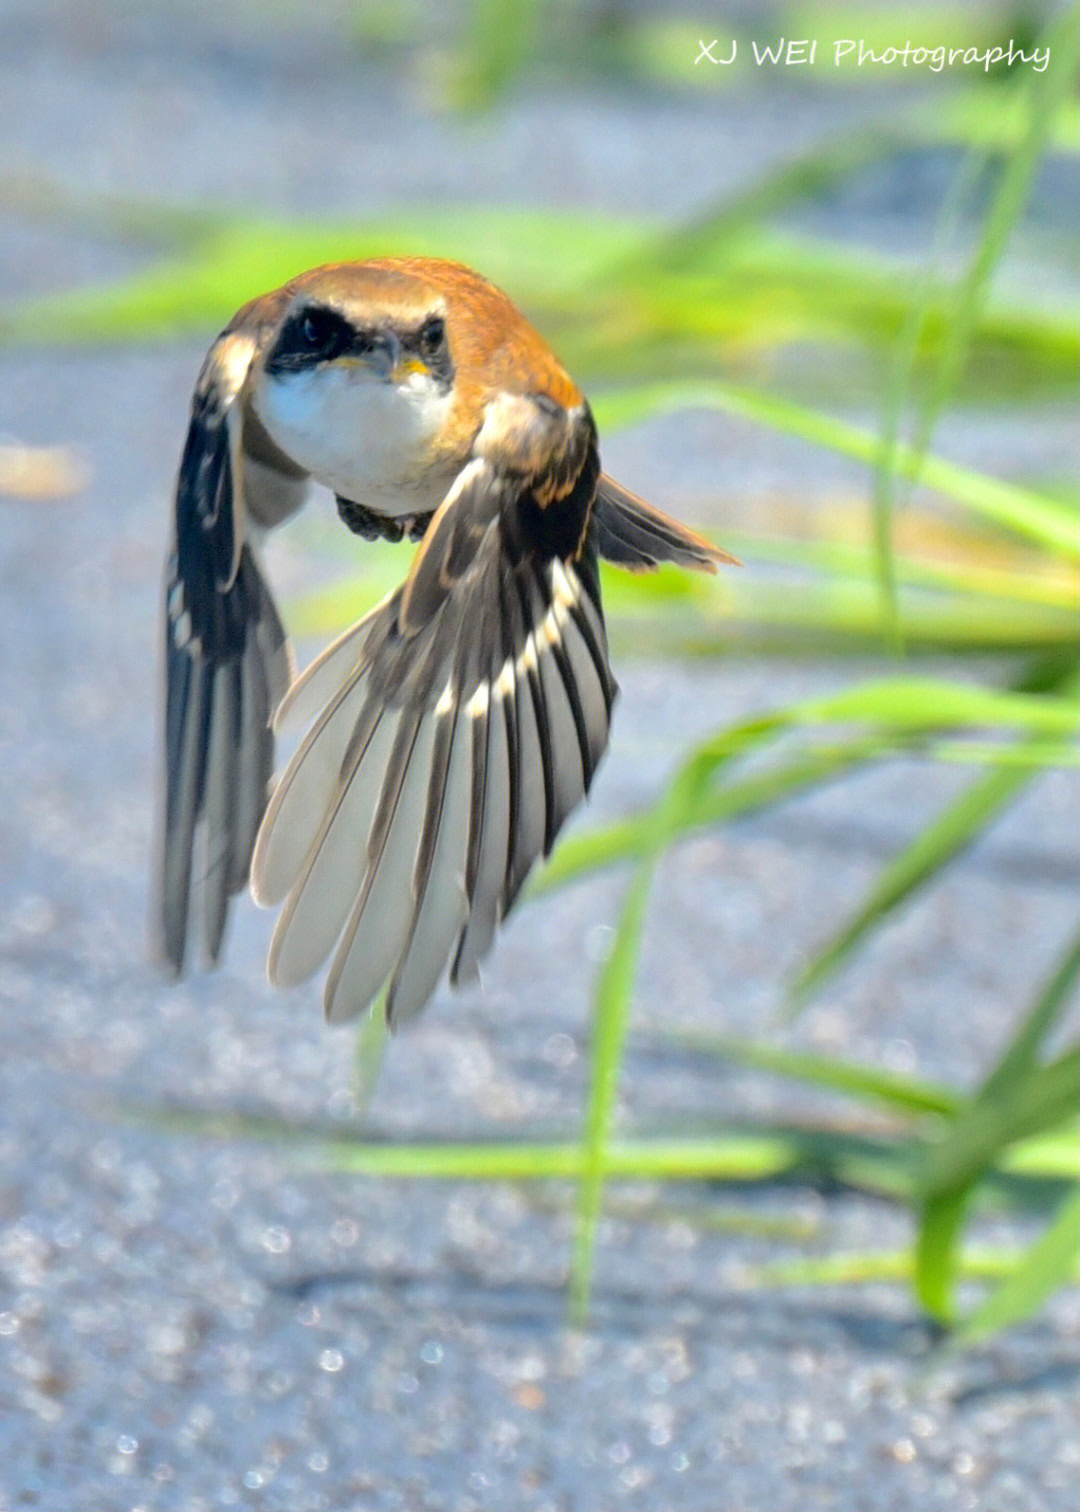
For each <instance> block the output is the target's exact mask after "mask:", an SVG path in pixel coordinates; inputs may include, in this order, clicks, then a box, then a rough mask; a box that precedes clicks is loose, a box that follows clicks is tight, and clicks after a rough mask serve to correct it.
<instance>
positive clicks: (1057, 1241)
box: [955, 1189, 1080, 1345]
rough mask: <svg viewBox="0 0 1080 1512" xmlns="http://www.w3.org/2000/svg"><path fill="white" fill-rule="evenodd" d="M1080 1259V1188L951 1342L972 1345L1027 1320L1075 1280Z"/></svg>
mask: <svg viewBox="0 0 1080 1512" xmlns="http://www.w3.org/2000/svg"><path fill="white" fill-rule="evenodd" d="M1078 1256H1080V1189H1076V1190H1074V1191H1073V1192H1072V1193H1071V1195H1070V1196H1068V1197H1066V1198H1065V1199H1064V1201H1063V1202H1062V1203H1061V1205H1060V1206H1059V1208H1058V1211H1057V1216H1056V1217H1055V1219H1054V1221H1053V1222H1052V1223H1051V1224H1050V1225H1049V1227H1048V1228H1047V1229H1046V1231H1045V1232H1044V1233H1043V1234H1042V1235H1041V1236H1040V1237H1039V1238H1038V1239H1037V1240H1036V1241H1035V1243H1034V1244H1033V1245H1032V1246H1031V1248H1030V1249H1029V1250H1028V1251H1027V1254H1026V1255H1024V1256H1023V1257H1022V1258H1021V1260H1020V1261H1019V1263H1017V1264H1016V1265H1015V1267H1014V1268H1012V1269H1011V1270H1010V1271H1009V1272H1008V1273H1007V1274H1006V1276H1005V1278H1004V1280H1003V1281H1002V1282H1001V1284H1000V1286H998V1287H996V1288H995V1289H994V1290H993V1291H992V1292H991V1293H990V1295H989V1296H988V1297H987V1298H986V1299H985V1301H984V1302H982V1303H981V1304H980V1305H979V1306H978V1307H975V1308H973V1309H972V1311H971V1312H970V1313H968V1315H967V1317H965V1318H964V1319H962V1320H961V1322H960V1324H959V1327H958V1328H957V1330H956V1334H955V1342H956V1343H957V1344H965V1345H966V1344H975V1343H978V1342H979V1341H980V1340H982V1339H986V1338H989V1336H990V1335H991V1334H995V1333H1000V1331H1001V1330H1002V1329H1003V1328H1009V1327H1011V1326H1012V1325H1013V1324H1016V1323H1020V1322H1022V1321H1023V1320H1024V1319H1025V1318H1029V1317H1031V1316H1032V1314H1033V1313H1034V1312H1036V1311H1037V1310H1038V1308H1040V1307H1041V1306H1042V1304H1043V1303H1044V1302H1046V1301H1047V1300H1048V1298H1049V1297H1050V1296H1051V1295H1052V1294H1053V1293H1054V1292H1055V1291H1056V1290H1057V1289H1058V1287H1060V1286H1064V1285H1067V1284H1068V1283H1069V1282H1071V1281H1075V1280H1076V1271H1077V1257H1078Z"/></svg>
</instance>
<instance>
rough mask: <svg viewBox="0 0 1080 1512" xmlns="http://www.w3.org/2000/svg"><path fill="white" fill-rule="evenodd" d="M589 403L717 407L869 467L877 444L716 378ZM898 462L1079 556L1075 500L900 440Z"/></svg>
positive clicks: (979, 510)
mask: <svg viewBox="0 0 1080 1512" xmlns="http://www.w3.org/2000/svg"><path fill="white" fill-rule="evenodd" d="M593 408H594V410H595V412H596V415H597V423H598V424H600V425H602V426H616V425H630V424H633V423H635V422H637V421H639V420H641V419H644V418H646V417H647V416H650V415H655V414H665V413H672V412H677V411H679V410H683V409H717V410H721V411H723V412H724V413H725V414H730V415H739V416H743V417H745V418H746V419H749V420H754V421H757V422H759V423H760V424H762V425H768V426H769V427H770V428H772V429H773V430H778V431H783V432H784V433H785V434H787V435H791V436H797V437H800V438H801V439H803V440H806V441H811V442H814V443H816V444H817V445H820V446H825V447H827V448H829V449H830V450H831V451H836V452H839V453H840V454H841V455H843V456H848V457H853V458H854V459H856V460H857V461H862V462H866V463H868V464H870V465H873V463H874V460H875V458H876V456H877V449H878V445H879V442H878V438H877V436H876V435H875V434H874V433H873V432H872V431H867V430H863V429H861V428H860V427H858V426H855V425H851V424H849V423H848V422H846V421H844V420H839V419H836V418H835V417H833V416H831V415H826V414H823V413H821V412H820V411H817V410H813V409H809V408H808V407H807V406H805V405H801V404H797V403H795V402H793V401H792V400H789V399H782V398H779V397H777V396H776V395H766V394H755V393H753V392H751V391H750V390H746V389H741V388H737V387H734V386H731V385H728V384H721V383H714V382H702V383H695V384H688V383H685V382H680V383H667V382H664V383H650V384H641V385H638V386H636V387H635V388H632V389H623V390H621V391H619V392H618V393H615V392H608V393H607V394H604V393H601V394H599V395H598V396H597V399H596V402H595V404H594V405H593ZM895 466H896V470H897V472H898V473H899V474H900V475H901V476H902V477H905V478H910V479H915V478H918V479H919V481H920V482H921V483H923V484H925V485H926V486H927V487H928V488H933V489H934V490H936V491H937V492H938V493H941V494H943V495H944V496H945V497H946V498H952V499H955V500H956V501H957V502H958V503H961V504H964V505H965V506H966V507H967V508H968V509H969V510H970V511H971V512H972V513H973V514H974V515H975V516H976V517H977V518H980V519H985V520H988V521H990V522H991V523H993V524H996V525H1000V526H1002V527H1004V528H1005V529H1006V530H1010V531H1013V532H1014V533H1016V534H1017V535H1021V536H1025V537H1027V539H1028V540H1030V541H1032V542H1034V543H1035V544H1036V545H1039V546H1042V547H1044V548H1046V549H1047V550H1048V551H1052V552H1054V553H1055V554H1056V555H1058V556H1060V557H1062V558H1063V559H1064V560H1066V561H1073V562H1076V561H1080V532H1078V529H1077V522H1078V514H1077V509H1076V506H1075V504H1065V503H1062V502H1061V501H1059V500H1057V499H1051V498H1049V497H1047V496H1045V495H1043V494H1039V493H1036V492H1034V491H1033V490H1032V489H1028V488H1023V487H1021V486H1020V485H1019V484H1015V483H1008V482H1005V481H1004V480H1002V479H999V478H991V477H989V476H988V475H987V474H985V473H979V472H975V471H974V470H972V469H971V468H966V467H962V466H961V465H959V464H958V463H955V462H949V461H947V460H946V459H945V458H943V457H934V456H926V457H920V456H919V454H918V453H917V452H916V451H915V450H914V449H913V448H911V447H908V446H905V445H903V444H898V446H897V448H896V457H895Z"/></svg>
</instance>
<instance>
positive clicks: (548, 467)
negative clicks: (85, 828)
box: [252, 396, 615, 1024]
mask: <svg viewBox="0 0 1080 1512" xmlns="http://www.w3.org/2000/svg"><path fill="white" fill-rule="evenodd" d="M474 453H475V455H474V458H473V460H472V461H470V462H469V463H468V464H467V465H466V466H465V468H464V469H463V471H462V472H461V474H460V475H459V477H458V478H457V480H456V482H455V484H454V486H453V488H452V489H451V491H450V493H449V494H448V496H447V498H446V499H445V500H444V502H443V504H442V505H441V506H440V508H439V509H438V510H437V512H436V514H435V516H434V518H433V519H432V521H431V524H430V526H429V527H428V530H427V532H426V534H425V536H424V539H423V542H422V544H421V546H420V549H419V551H418V552H417V555H416V557H415V559H414V562H413V565H412V568H411V571H410V573H409V576H408V578H407V580H406V582H405V583H404V584H403V585H402V587H400V588H399V589H398V590H397V591H396V592H395V593H393V594H392V595H391V596H390V597H389V598H388V599H387V600H385V601H384V602H383V603H382V604H381V605H379V606H378V607H377V608H376V609H375V610H373V611H372V613H371V614H370V615H369V616H368V617H367V618H366V619H365V620H363V621H361V623H360V624H359V625H357V626H355V627H354V628H353V629H351V630H349V631H348V632H347V633H346V634H345V635H344V636H342V637H341V639H340V640H338V641H337V642H336V643H335V644H334V645H333V646H331V647H330V648H329V649H328V650H327V651H325V652H324V653H323V655H322V656H321V657H320V658H319V659H318V660H317V661H316V662H314V663H313V665H312V666H311V667H310V668H308V670H307V671H306V672H305V673H304V675H303V676H302V677H301V678H300V679H299V680H298V681H297V682H296V683H294V684H293V687H292V688H291V690H290V692H289V694H288V695H287V697H286V699H285V702H284V704H283V705H282V709H281V717H285V715H286V714H289V713H291V714H293V715H296V716H299V717H301V718H303V719H305V720H311V721H313V722H312V723H311V726H310V729H309V730H308V733H307V735H306V737H305V738H304V740H303V741H302V743H301V745H300V747H299V749H298V751H297V753H296V755H295V756H294V757H293V759H292V761H291V762H290V763H289V765H288V767H287V768H286V770H285V772H284V774H283V776H282V778H281V780H280V782H279V783H278V785H277V787H276V788H275V790H274V794H273V797H272V799H271V801H270V804H269V806H268V808H267V812H266V817H265V819H264V820H263V824H262V827H261V829H260V831H259V836H258V840H257V843H256V847H255V856H254V860H253V863H252V886H253V890H254V892H255V896H256V899H257V900H258V901H259V902H261V903H265V904H278V903H282V904H283V907H282V911H281V915H280V917H279V919H278V922H277V927H276V929H275V932H274V938H273V942H272V944H271V948H270V976H271V979H272V980H273V981H275V982H277V983H279V984H282V985H287V984H291V983H295V982H300V981H303V980H305V979H306V978H308V977H309V976H311V975H312V974H313V973H314V972H316V971H317V970H318V969H319V968H320V966H322V965H323V963H324V962H325V961H326V960H327V959H328V958H331V957H332V960H331V965H330V970H329V975H328V978H327V982H326V994H325V1001H326V1011H327V1016H328V1017H329V1018H330V1019H332V1020H342V1019H347V1018H351V1017H353V1016H354V1015H356V1014H359V1013H361V1012H363V1011H364V1009H366V1008H367V1007H368V1005H369V1003H370V1002H371V1001H372V999H373V998H374V997H375V995H376V994H377V993H378V992H379V990H380V988H381V987H382V986H383V985H384V984H385V983H386V982H387V981H388V980H389V983H390V986H389V995H388V999H387V1013H388V1017H389V1018H390V1021H391V1022H392V1023H394V1024H397V1023H400V1022H403V1021H404V1020H406V1019H407V1018H409V1017H411V1016H412V1015H413V1014H415V1013H417V1012H418V1011H419V1010H420V1009H421V1008H422V1007H423V1006H424V1004H425V1003H426V1002H427V1000H428V998H429V997H430V996H431V994H432V992H433V991H434V990H435V987H436V985H437V984H438V981H439V978H440V977H441V975H442V973H443V971H444V970H445V969H446V967H447V965H450V968H451V976H452V979H453V980H454V981H455V982H457V981H461V980H464V979H467V978H469V977H471V976H472V975H474V974H475V972H476V969H477V965H478V963H479V961H480V959H481V958H482V956H483V955H484V954H485V953H486V951H487V950H488V947H489V946H490V944H491V941H492V937H493V935H494V932H495V928H496V925H497V924H498V922H499V920H500V919H501V918H502V917H503V916H504V915H505V914H506V912H507V910H508V909H509V908H510V906H511V905H512V903H513V901H514V899H515V897H516V896H517V893H518V891H519V889H520V887H521V884H522V883H523V881H524V880H525V877H526V876H527V874H528V872H529V870H530V868H531V867H532V865H533V863H534V862H535V861H536V859H537V858H538V857H539V856H540V855H541V854H543V853H546V852H547V850H549V849H550V847H551V845H552V843H553V841H554V839H555V836H556V834H557V833H558V830H559V828H560V826H561V825H562V823H563V821H564V819H565V818H566V816H567V815H568V814H569V813H570V811H571V809H573V808H574V807H575V806H576V804H577V803H578V802H579V801H580V800H581V798H582V797H583V796H584V795H585V793H586V792H587V791H588V788H589V784H590V782H591V780H592V776H593V772H594V771H595V769H596V765H597V763H598V761H599V760H600V757H601V755H602V753H603V751H604V748H605V746H606V744H607V737H608V724H609V719H610V713H611V705H612V700H613V698H614V695H615V683H614V679H613V678H612V675H611V671H610V668H609V666H608V657H607V647H606V641H605V635H604V624H603V617H602V614H601V608H600V591H599V584H598V579H597V572H596V559H595V553H594V550H593V547H592V544H591V541H590V539H589V535H588V525H589V517H590V511H591V508H592V503H593V499H594V496H595V491H596V481H597V477H598V475H599V462H598V460H597V454H596V437H595V431H594V429H593V425H592V419H591V416H590V415H589V413H588V410H587V408H586V407H585V406H584V405H582V406H581V407H579V408H578V409H576V410H571V411H567V410H565V409H563V408H562V407H560V406H558V405H555V404H554V403H553V402H552V401H550V400H548V399H546V398H543V397H533V396H530V397H527V398H513V399H510V398H507V397H505V396H503V397H502V398H500V399H498V400H496V401H493V403H492V404H490V405H489V406H488V411H487V418H486V421H485V424H484V426H483V427H482V429H481V432H480V434H479V436H478V438H477V441H476V443H475V446H474Z"/></svg>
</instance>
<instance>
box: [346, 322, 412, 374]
mask: <svg viewBox="0 0 1080 1512" xmlns="http://www.w3.org/2000/svg"><path fill="white" fill-rule="evenodd" d="M338 361H339V362H341V363H342V364H343V365H344V366H346V367H356V368H365V369H367V371H368V372H370V373H373V374H374V376H375V377H376V378H379V379H381V380H382V382H383V383H404V381H405V380H406V378H408V377H409V376H410V375H411V374H413V373H426V372H427V371H428V369H427V367H426V366H425V365H424V363H423V362H421V360H420V359H419V357H417V356H415V354H413V353H405V352H404V351H403V349H402V345H401V342H400V341H399V339H398V337H397V336H396V335H395V334H394V332H393V331H379V332H378V333H377V334H376V335H374V336H364V337H363V338H362V339H361V340H360V341H358V343H357V345H356V347H355V348H354V349H353V350H352V351H349V352H346V353H345V355H344V356H343V357H339V358H338Z"/></svg>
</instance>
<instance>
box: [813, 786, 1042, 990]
mask: <svg viewBox="0 0 1080 1512" xmlns="http://www.w3.org/2000/svg"><path fill="white" fill-rule="evenodd" d="M1031 779H1032V773H1031V771H1030V770H1029V769H1028V768H1027V767H1022V766H1020V767H1013V766H1003V767H998V768H995V769H994V770H992V771H990V772H988V773H987V774H986V775H985V776H983V777H979V778H976V780H975V781H974V782H973V783H972V784H971V785H970V786H969V787H968V789H967V791H966V792H964V793H963V794H962V795H961V796H960V798H958V799H957V800H956V801H955V802H954V803H951V804H950V805H949V806H948V808H946V810H945V811H944V813H942V814H941V815H940V816H939V817H938V818H937V819H936V820H935V821H934V822H933V823H931V824H928V825H927V826H926V827H925V829H924V830H923V831H922V832H921V834H919V835H918V836H917V838H916V839H915V840H913V841H912V843H911V844H910V845H909V846H908V847H907V848H906V849H905V850H904V851H903V852H902V853H901V854H900V855H899V856H898V857H897V858H896V859H895V860H894V861H893V862H892V863H891V865H889V866H887V867H886V868H885V870H884V871H883V872H882V874H881V876H880V878H879V879H878V881H877V883H876V884H875V886H874V887H873V888H872V890H871V892H870V895H869V897H868V898H867V899H866V901H865V903H864V904H863V905H862V907H861V908H860V909H858V911H857V912H856V913H855V914H854V915H853V916H852V917H851V918H850V919H849V920H848V921H847V922H846V923H845V924H844V926H843V927H842V928H841V929H840V930H838V931H837V932H836V933H835V934H834V935H833V936H832V938H831V939H830V940H828V941H827V942H826V944H825V945H824V947H823V948H822V949H821V950H820V951H818V953H817V955H816V956H815V957H814V958H813V960H812V961H811V962H810V964H809V965H808V966H806V967H805V968H804V969H803V970H802V971H801V972H800V973H799V975H798V976H797V977H796V978H795V981H794V983H793V984H792V988H791V1001H792V1006H793V1008H796V1009H797V1008H799V1007H801V1006H802V1005H803V1004H805V1002H806V1001H807V999H808V998H809V997H810V996H811V995H812V994H813V993H814V992H816V991H817V990H818V989H819V988H820V987H821V986H822V984H823V983H824V982H826V981H827V980H828V979H829V978H830V977H832V976H833V975H835V973H836V972H837V971H839V969H840V967H841V966H842V965H843V964H844V963H845V962H846V961H847V960H849V959H850V957H851V956H852V954H853V953H854V951H855V950H856V949H857V948H858V946H859V945H861V944H862V942H863V941H864V940H865V939H866V938H867V937H868V936H869V934H870V933H871V932H872V931H873V930H874V929H875V928H877V926H878V925H879V924H880V923H881V922H882V920H883V919H884V918H885V917H886V915H887V914H889V913H891V912H892V911H893V910H894V909H896V908H897V907H899V905H900V904H901V903H903V902H905V901H906V900H907V899H908V898H910V897H912V896H913V895H914V894H915V893H916V892H918V891H919V890H920V889H921V888H923V887H926V886H927V885H928V884H929V883H930V882H931V881H932V880H933V879H934V877H935V876H937V875H938V873H939V872H940V871H941V870H942V868H943V867H945V866H946V865H947V864H948V863H949V862H951V861H953V860H955V858H956V857H957V856H958V855H960V854H961V852H962V851H964V850H966V849H967V847H968V846H970V845H972V844H973V843H974V841H975V840H976V839H977V838H978V837H979V835H981V834H982V833H983V831H984V830H985V829H986V828H987V827H988V826H989V825H990V824H991V823H992V822H993V820H994V819H995V818H996V817H997V815H998V814H1000V813H1001V812H1002V811H1003V810H1004V809H1005V808H1006V807H1007V806H1008V805H1009V804H1010V803H1011V802H1012V801H1013V800H1014V799H1015V798H1016V797H1017V796H1018V794H1019V793H1020V792H1021V791H1022V790H1023V788H1024V787H1025V786H1026V785H1027V784H1028V783H1030V782H1031Z"/></svg>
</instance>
